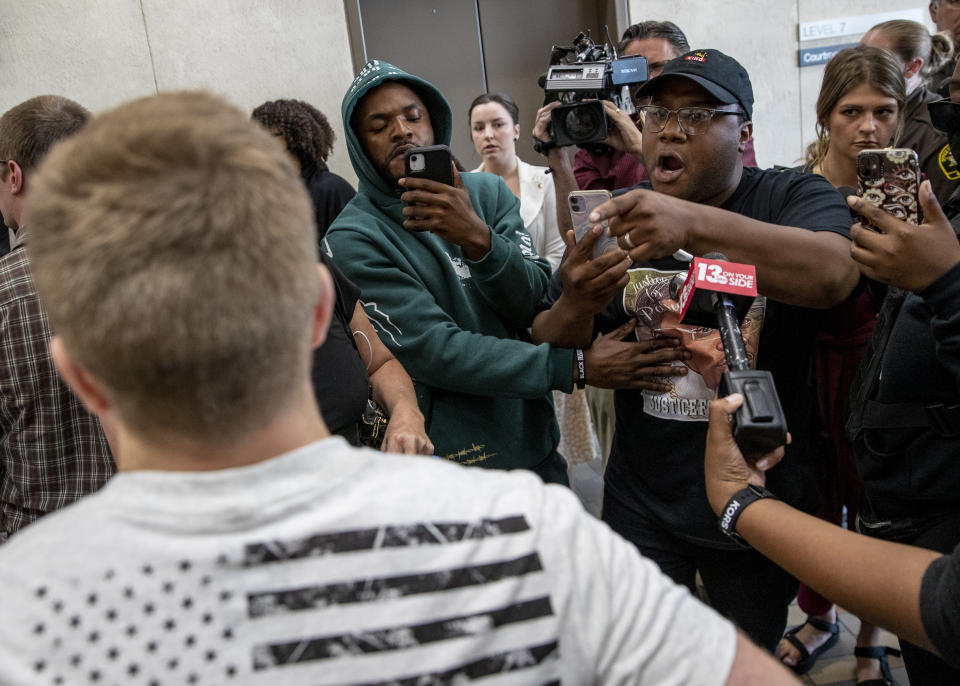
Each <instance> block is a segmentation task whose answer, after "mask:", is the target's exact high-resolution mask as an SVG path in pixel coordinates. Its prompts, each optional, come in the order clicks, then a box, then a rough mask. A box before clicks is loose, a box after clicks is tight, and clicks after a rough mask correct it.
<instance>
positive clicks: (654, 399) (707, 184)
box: [533, 50, 859, 651]
mask: <svg viewBox="0 0 960 686" xmlns="http://www.w3.org/2000/svg"><path fill="white" fill-rule="evenodd" d="M637 104H638V105H639V110H640V112H641V116H642V124H643V133H642V139H641V141H640V142H639V143H640V147H641V152H642V156H643V161H644V165H645V166H646V168H647V170H648V171H649V172H650V182H649V183H643V184H640V185H638V186H636V187H635V188H634V189H632V190H630V191H628V192H625V193H623V194H622V195H619V196H618V197H615V198H613V199H612V200H610V201H608V202H607V203H604V204H603V205H601V206H600V207H599V208H597V210H596V211H595V212H594V214H593V215H591V218H590V219H591V221H593V222H597V223H599V222H601V221H603V220H605V219H606V220H609V222H610V229H609V231H610V234H611V235H613V236H616V237H617V238H618V240H619V243H620V246H621V247H622V248H623V249H624V250H626V251H628V252H629V256H630V258H631V259H630V260H624V259H622V258H621V257H620V255H617V254H616V253H607V254H605V255H603V256H601V257H598V258H596V259H594V258H592V256H591V250H592V246H593V244H594V243H595V241H596V240H597V234H595V233H590V232H588V234H587V236H586V237H585V238H583V239H581V241H580V242H579V243H576V244H574V243H573V241H572V238H568V251H567V252H568V254H567V257H566V260H565V261H564V263H563V264H562V265H561V267H560V269H559V270H558V272H557V273H556V274H555V275H554V277H553V281H552V282H551V285H550V289H549V297H548V304H549V305H550V309H548V310H545V311H544V312H541V313H540V314H539V315H538V316H537V319H536V320H535V322H534V326H533V334H534V337H535V338H536V339H537V342H551V343H554V344H557V345H568V346H571V347H576V348H583V347H588V346H590V345H591V343H592V342H593V340H594V339H595V337H596V336H597V335H598V334H599V333H607V332H610V331H615V330H617V329H618V328H619V327H621V326H624V325H627V323H628V322H632V323H633V329H634V331H635V333H636V336H637V338H638V339H640V340H647V339H662V338H672V339H674V340H675V341H677V343H678V345H680V346H681V347H683V348H684V349H686V350H689V351H690V354H691V356H693V353H694V352H696V353H697V355H698V356H702V355H703V354H707V353H708V352H709V353H712V354H713V355H715V356H716V365H717V367H716V368H715V370H716V369H719V368H720V367H722V366H723V365H724V364H725V362H724V358H723V352H722V346H721V344H720V340H719V336H717V333H716V331H713V330H711V329H704V328H701V327H693V326H689V325H687V324H684V323H683V322H680V323H679V324H677V323H676V321H677V319H678V318H677V316H676V313H677V309H678V308H677V303H676V302H675V301H674V300H673V299H671V298H670V293H669V288H668V287H667V285H668V282H669V281H670V280H671V279H672V278H673V276H674V275H676V274H677V273H678V272H680V271H683V270H686V269H687V267H688V266H689V265H688V264H686V263H683V262H680V261H677V260H676V259H674V257H672V255H673V254H674V253H675V252H676V251H678V250H681V249H682V250H686V251H687V252H689V253H692V254H694V255H705V254H707V253H711V252H721V253H723V254H724V255H726V257H727V258H728V259H729V260H731V261H734V262H741V263H746V264H753V265H756V267H757V285H758V288H759V292H760V294H761V296H764V297H761V298H758V301H757V302H756V303H754V307H753V309H752V310H751V313H750V314H749V315H748V317H747V319H746V321H745V322H744V323H743V325H742V328H743V331H744V336H745V338H747V341H746V344H747V350H748V351H756V352H755V353H754V352H750V356H751V358H752V359H751V364H752V365H755V366H756V367H757V368H760V369H767V370H769V371H771V372H772V373H773V375H774V380H775V383H776V387H777V391H778V393H779V394H780V402H781V404H782V405H783V408H784V412H785V415H786V419H787V424H788V426H789V429H790V431H791V433H792V436H793V442H792V443H791V445H790V446H788V447H787V453H786V459H784V460H783V461H782V462H781V463H780V464H778V465H777V466H776V467H775V468H773V469H771V470H770V472H769V473H768V476H767V479H768V484H767V485H768V486H769V487H770V489H771V490H772V491H773V492H775V493H777V494H778V496H779V497H780V498H781V499H783V500H785V501H787V502H789V503H790V504H791V505H794V506H796V507H798V508H800V509H804V510H807V511H811V510H813V509H814V508H815V507H816V500H817V498H816V495H815V488H814V480H813V465H814V451H813V447H814V446H813V440H812V439H813V437H814V436H815V435H816V432H815V431H814V428H813V426H812V424H813V418H814V417H815V414H816V413H815V411H814V409H815V398H814V395H813V394H812V393H811V392H810V391H809V386H808V383H807V378H808V373H809V369H810V365H811V357H812V350H813V342H814V338H815V337H816V335H817V333H818V332H819V330H820V324H821V318H820V313H819V312H818V311H817V310H818V309H822V308H829V307H832V306H833V305H836V304H838V303H840V302H842V301H843V300H844V299H845V298H846V297H847V296H848V295H849V294H850V293H851V291H852V290H853V288H854V287H855V286H856V284H857V281H858V278H859V274H858V271H857V268H856V266H855V264H854V263H853V261H852V260H851V258H850V240H849V236H850V224H851V220H850V212H849V209H848V208H847V205H846V203H845V202H844V200H843V197H842V196H841V195H840V194H839V193H838V192H837V191H836V189H834V187H833V186H831V185H830V183H828V182H827V181H826V180H825V179H824V178H822V177H820V176H814V175H810V174H802V173H800V172H795V171H783V172H780V171H773V170H762V169H757V168H751V167H744V166H743V162H742V152H743V149H744V146H745V144H746V141H747V140H748V139H749V138H750V136H751V135H752V132H753V122H752V121H751V119H752V117H753V104H754V103H753V89H752V87H751V85H750V78H749V76H748V74H747V72H746V70H745V69H744V68H743V67H742V66H741V65H740V64H739V63H738V62H737V61H736V60H735V59H733V58H731V57H729V56H727V55H725V54H723V53H722V52H719V51H717V50H694V51H692V52H688V53H686V54H684V55H681V56H679V57H677V58H675V59H673V60H671V61H670V62H668V63H667V64H666V65H665V66H664V68H663V72H662V73H661V74H660V75H659V76H657V77H656V78H654V79H651V80H650V81H649V82H648V83H646V84H645V85H644V86H643V87H642V88H641V89H640V91H639V93H638V103H637ZM624 284H626V286H625V287H624ZM561 295H562V297H561ZM670 313H673V314H672V315H671V316H669V317H668V316H666V315H667V314H670ZM667 322H674V323H667ZM628 326H629V325H628ZM617 335H621V336H622V335H624V329H620V330H619V332H618V334H617ZM609 339H610V336H605V337H604V338H603V339H599V340H598V343H602V344H603V345H604V346H606V345H608V344H609ZM685 359H686V358H685ZM677 366H682V367H683V368H682V369H680V370H679V372H680V373H679V374H677V372H678V370H677V369H676V367H677ZM671 368H672V372H673V374H672V375H671ZM701 368H702V366H700V367H696V368H695V367H693V366H690V365H688V364H686V363H684V362H679V361H678V362H673V363H672V364H671V363H667V364H666V369H663V370H658V371H659V372H660V373H659V374H658V375H656V376H651V377H647V379H646V381H647V382H648V383H647V384H646V385H643V386H640V385H639V384H638V385H635V386H633V387H632V388H630V389H624V390H617V391H616V392H615V401H614V404H615V408H616V413H617V423H616V427H617V428H616V433H615V435H614V438H613V446H612V449H611V453H610V459H609V462H608V466H607V470H606V474H605V477H604V478H605V491H604V503H603V518H604V520H605V521H606V522H607V523H608V524H610V526H611V527H612V528H613V529H614V530H615V531H617V532H619V533H620V534H621V535H623V536H624V537H626V538H627V539H628V540H630V541H632V542H633V543H634V544H635V545H636V546H637V547H638V548H639V549H640V550H641V552H643V553H644V554H645V555H646V556H648V557H650V558H651V559H653V560H655V561H656V562H657V563H658V564H659V565H660V566H661V568H662V569H663V570H664V572H666V573H667V574H668V575H669V576H671V577H672V578H673V579H674V580H675V581H677V582H679V583H683V584H686V585H687V586H689V587H691V588H692V587H693V585H694V578H695V575H696V573H697V572H699V573H700V575H701V578H702V579H703V582H704V584H705V586H706V590H707V594H708V595H709V597H710V601H711V603H712V604H713V605H714V606H715V607H716V608H717V609H719V610H720V611H721V612H722V613H724V614H726V615H727V616H729V617H731V618H732V619H733V620H734V621H735V622H737V623H738V624H739V625H740V626H741V628H743V629H744V630H745V631H746V632H747V633H748V634H749V635H750V636H751V638H753V639H754V640H755V641H756V642H758V643H759V644H760V645H762V646H764V647H766V648H767V649H769V650H771V651H772V650H773V649H774V647H775V646H776V644H777V642H778V641H779V639H780V636H781V635H782V633H783V629H784V627H785V624H786V617H787V606H788V604H789V602H790V600H791V599H792V598H793V595H794V594H795V592H796V581H795V580H794V579H793V578H792V577H790V576H789V575H788V574H787V573H786V572H784V571H783V570H781V569H780V568H779V567H777V566H776V565H775V564H773V563H772V562H769V561H768V560H766V559H764V558H763V557H761V556H760V555H758V554H756V553H755V552H753V551H750V550H745V549H743V548H741V547H739V546H738V544H737V542H735V541H732V540H730V539H729V538H727V537H726V536H725V534H724V533H722V532H721V531H720V530H719V528H718V526H717V520H716V517H715V516H714V514H713V511H712V510H711V509H710V507H709V505H708V503H707V499H706V494H705V489H704V475H703V455H704V447H705V440H706V429H707V418H708V412H707V407H708V405H709V401H710V400H711V399H712V398H713V397H714V395H715V393H716V390H717V389H716V387H715V386H716V379H717V377H718V375H717V374H701V373H700V372H699V371H698V370H699V369H701ZM588 382H589V379H588ZM773 481H776V486H772V485H770V484H771V483H772V482H773Z"/></svg>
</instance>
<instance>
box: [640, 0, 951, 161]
mask: <svg viewBox="0 0 960 686" xmlns="http://www.w3.org/2000/svg"><path fill="white" fill-rule="evenodd" d="M926 6H927V2H926V1H925V0H914V1H912V2H911V1H910V0H763V2H757V1H756V0H724V2H716V3H708V2H703V1H702V0H630V20H631V22H638V21H644V20H648V19H655V20H670V21H673V22H674V23H676V24H677V25H678V26H679V27H680V28H682V29H683V31H684V33H686V35H687V38H688V39H689V41H690V45H691V46H692V47H694V48H717V49H719V50H722V51H723V52H725V53H727V54H728V55H730V56H732V57H735V58H736V59H737V60H738V61H739V62H740V63H741V64H743V66H744V67H746V69H747V71H748V72H749V73H750V78H751V81H752V83H753V90H754V97H755V98H756V105H755V106H754V137H755V139H756V149H757V161H758V163H759V164H760V166H762V167H768V166H772V165H774V164H784V165H792V164H796V163H797V162H798V160H799V159H800V158H801V156H802V154H803V150H804V148H805V147H806V144H807V143H809V142H810V141H811V140H813V138H814V137H815V133H814V124H815V123H816V117H815V113H814V105H815V103H816V99H817V94H818V93H819V91H820V81H821V80H822V78H823V67H822V66H819V67H804V68H803V69H801V68H799V66H798V61H797V50H798V49H799V48H800V47H801V44H800V42H799V39H798V35H799V34H798V30H797V29H798V24H799V23H803V22H813V21H823V20H830V19H837V18H841V17H851V16H857V15H864V14H875V13H880V12H900V11H903V12H907V11H911V10H917V9H921V8H922V9H923V10H924V11H923V17H924V21H925V23H926V24H927V28H928V29H930V30H934V27H933V25H932V23H930V21H929V15H928V14H927V12H926V9H925V8H926ZM859 38H860V35H852V36H843V37H840V38H832V39H831V38H827V39H822V40H817V41H809V42H808V41H805V42H804V43H803V44H802V47H804V48H807V47H817V46H825V45H835V44H839V43H847V42H856V41H857V40H859Z"/></svg>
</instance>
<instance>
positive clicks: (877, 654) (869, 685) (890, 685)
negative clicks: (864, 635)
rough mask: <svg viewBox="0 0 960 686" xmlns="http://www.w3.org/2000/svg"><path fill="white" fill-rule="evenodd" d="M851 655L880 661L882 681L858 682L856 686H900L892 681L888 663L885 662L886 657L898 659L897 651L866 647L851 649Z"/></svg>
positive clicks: (886, 647) (898, 652)
mask: <svg viewBox="0 0 960 686" xmlns="http://www.w3.org/2000/svg"><path fill="white" fill-rule="evenodd" d="M853 654H854V656H855V657H867V658H873V659H875V660H880V674H882V675H883V678H882V679H867V680H866V681H858V682H857V686H900V684H898V683H897V682H896V681H894V680H893V674H891V673H890V663H889V662H888V661H887V655H893V656H894V657H900V651H899V650H897V649H896V648H890V647H888V646H866V647H863V648H861V647H860V646H857V647H856V648H854V649H853Z"/></svg>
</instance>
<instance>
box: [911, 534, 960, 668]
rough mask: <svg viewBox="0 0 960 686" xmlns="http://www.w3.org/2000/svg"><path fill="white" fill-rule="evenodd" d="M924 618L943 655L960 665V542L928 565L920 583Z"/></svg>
mask: <svg viewBox="0 0 960 686" xmlns="http://www.w3.org/2000/svg"><path fill="white" fill-rule="evenodd" d="M920 619H921V621H922V622H923V628H924V630H925V631H926V632H927V636H928V637H929V638H930V642H931V643H933V645H934V646H936V648H937V651H938V652H939V653H940V655H941V656H942V657H943V659H944V660H945V661H946V662H948V663H950V665H951V666H952V667H955V668H958V667H960V545H958V546H957V547H956V548H954V550H953V553H952V554H950V555H945V556H943V557H941V558H939V559H936V560H934V561H933V562H932V563H931V564H930V566H929V567H927V571H926V572H925V573H924V575H923V584H922V585H921V586H920Z"/></svg>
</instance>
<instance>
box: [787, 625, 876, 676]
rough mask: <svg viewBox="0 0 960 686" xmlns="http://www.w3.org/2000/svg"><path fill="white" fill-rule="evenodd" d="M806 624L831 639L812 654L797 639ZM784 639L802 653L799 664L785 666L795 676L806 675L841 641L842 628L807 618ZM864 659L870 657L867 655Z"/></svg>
mask: <svg viewBox="0 0 960 686" xmlns="http://www.w3.org/2000/svg"><path fill="white" fill-rule="evenodd" d="M804 624H809V625H810V626H812V627H813V628H814V629H817V630H818V631H823V632H826V633H829V634H830V638H828V639H827V640H826V641H824V642H823V644H821V645H818V646H817V647H816V648H814V649H813V652H810V651H809V650H807V646H805V645H803V643H802V642H801V641H800V639H799V638H797V632H798V631H800V629H802V628H803V626H804ZM783 638H784V639H785V640H786V641H787V642H788V643H790V645H792V646H793V647H794V648H796V649H797V650H798V651H799V652H800V659H799V660H798V661H797V664H795V665H793V666H791V665H784V666H786V667H790V669H792V670H793V672H794V673H795V674H806V673H807V672H809V671H810V668H811V667H813V665H814V663H815V662H816V661H817V659H818V658H819V657H820V656H821V655H823V654H824V653H825V652H827V651H828V650H830V649H831V648H832V647H833V646H834V644H836V642H837V641H838V640H839V638H840V627H839V626H838V625H837V623H836V622H825V621H823V620H822V619H817V618H816V617H807V621H806V622H804V623H803V624H800V625H798V626H795V627H793V628H792V629H790V631H788V632H787V633H785V634H784V635H783ZM864 657H868V656H866V655H865V656H864ZM884 659H886V654H884Z"/></svg>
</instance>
